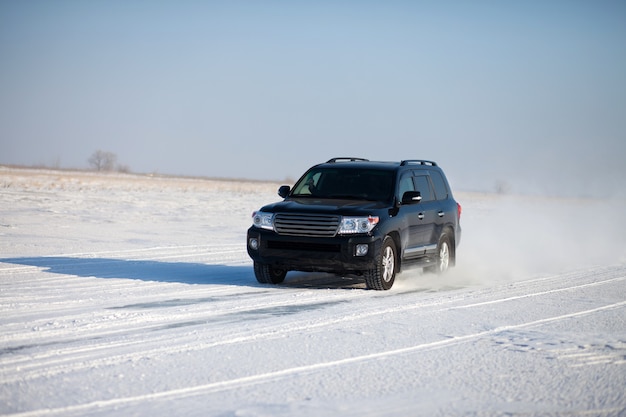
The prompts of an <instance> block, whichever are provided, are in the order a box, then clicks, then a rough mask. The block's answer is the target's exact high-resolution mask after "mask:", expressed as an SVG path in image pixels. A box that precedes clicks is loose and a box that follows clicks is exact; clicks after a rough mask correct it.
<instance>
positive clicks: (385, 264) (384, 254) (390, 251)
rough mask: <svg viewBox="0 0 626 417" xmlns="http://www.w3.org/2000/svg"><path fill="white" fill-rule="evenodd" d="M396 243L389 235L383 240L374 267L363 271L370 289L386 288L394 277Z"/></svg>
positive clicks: (389, 286) (388, 287)
mask: <svg viewBox="0 0 626 417" xmlns="http://www.w3.org/2000/svg"><path fill="white" fill-rule="evenodd" d="M396 259H397V258H396V245H395V243H394V242H393V239H391V238H390V237H389V236H387V237H385V239H384V240H383V246H382V250H381V256H380V259H378V261H377V262H376V268H374V269H370V270H368V271H365V274H364V276H365V283H366V285H367V288H369V289H372V290H388V289H390V288H391V287H392V286H393V282H394V281H395V279H396V270H397V265H396Z"/></svg>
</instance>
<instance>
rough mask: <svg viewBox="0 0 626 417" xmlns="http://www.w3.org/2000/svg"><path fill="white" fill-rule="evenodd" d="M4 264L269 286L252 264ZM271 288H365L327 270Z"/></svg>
mask: <svg viewBox="0 0 626 417" xmlns="http://www.w3.org/2000/svg"><path fill="white" fill-rule="evenodd" d="M0 262H1V263H9V264H18V265H26V266H33V267H37V268H42V269H43V270H44V271H45V272H50V273H54V274H62V275H70V276H79V277H88V278H104V279H110V278H118V279H135V280H141V281H157V282H172V283H182V284H216V285H240V286H248V287H257V286H265V285H262V284H259V283H257V281H256V278H255V277H254V271H253V268H252V265H241V266H233V265H221V264H201V263H190V262H163V261H151V260H128V259H109V258H74V257H61V256H40V257H24V258H4V259H0ZM269 287H275V288H281V287H282V288H307V289H354V288H365V284H364V282H363V281H362V280H360V279H358V278H357V279H353V278H346V277H340V276H336V275H332V274H325V273H304V272H290V273H289V274H288V275H287V279H286V280H285V282H284V283H282V284H279V285H276V286H272V285H270V286H269Z"/></svg>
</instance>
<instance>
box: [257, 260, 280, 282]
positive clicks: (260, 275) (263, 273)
mask: <svg viewBox="0 0 626 417" xmlns="http://www.w3.org/2000/svg"><path fill="white" fill-rule="evenodd" d="M254 275H255V276H256V280H257V281H259V282H260V283H261V284H280V283H281V282H283V281H284V280H285V276H287V270H285V269H280V268H274V267H273V266H271V265H267V264H261V263H258V262H255V263H254Z"/></svg>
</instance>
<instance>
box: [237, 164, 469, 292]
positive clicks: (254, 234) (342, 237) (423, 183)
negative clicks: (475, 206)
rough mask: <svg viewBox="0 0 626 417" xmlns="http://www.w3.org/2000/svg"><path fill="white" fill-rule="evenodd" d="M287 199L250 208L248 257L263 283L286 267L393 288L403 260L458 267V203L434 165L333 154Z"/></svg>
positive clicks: (280, 276)
mask: <svg viewBox="0 0 626 417" xmlns="http://www.w3.org/2000/svg"><path fill="white" fill-rule="evenodd" d="M278 195H279V196H281V197H282V198H284V201H281V202H278V203H274V204H269V205H267V206H264V207H263V208H261V210H259V211H257V212H255V213H253V225H252V226H251V227H250V229H248V240H247V248H248V254H249V255H250V257H251V258H252V259H253V261H254V273H255V275H256V278H257V280H258V281H259V282H260V283H266V284H278V283H281V282H283V281H284V279H285V276H286V274H287V272H288V271H291V270H296V271H311V272H315V271H317V272H332V273H336V274H345V275H359V276H362V277H363V278H365V282H366V284H367V287H368V288H371V289H375V290H388V289H390V288H391V286H392V285H393V282H394V280H395V276H396V273H397V272H399V271H400V269H401V267H402V266H404V265H406V264H415V265H417V266H421V267H424V269H425V270H426V271H430V272H436V273H442V272H445V271H446V270H447V269H448V268H449V267H451V266H453V265H454V262H455V256H456V248H457V246H458V244H459V240H460V238H461V226H460V224H459V221H460V217H461V206H460V204H458V203H457V202H456V201H455V200H454V198H453V197H452V191H451V190H450V186H449V185H448V181H447V179H446V177H445V175H444V173H443V171H442V170H441V168H439V167H438V166H437V164H436V163H435V162H432V161H422V160H406V161H401V162H373V161H368V160H367V159H362V158H333V159H331V160H329V161H328V162H326V163H322V164H319V165H315V166H314V167H312V168H310V169H309V170H308V171H307V172H306V173H305V174H304V175H303V176H302V177H301V178H300V179H299V180H298V181H297V182H296V184H295V185H294V187H293V188H291V187H289V186H288V185H283V186H281V187H280V188H279V189H278Z"/></svg>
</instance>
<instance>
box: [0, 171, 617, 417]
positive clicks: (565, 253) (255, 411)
mask: <svg viewBox="0 0 626 417" xmlns="http://www.w3.org/2000/svg"><path fill="white" fill-rule="evenodd" d="M278 185H280V184H273V183H254V182H243V181H218V180H203V179H184V178H183V179H181V178H162V177H149V176H136V175H122V174H112V175H98V174H95V173H84V172H57V171H37V170H24V169H9V168H2V167H0V336H1V337H0V414H1V415H10V416H113V415H115V416H131V415H132V416H150V417H156V416H167V417H170V416H223V417H226V416H237V417H252V416H258V417H261V416H303V417H306V416H329V417H330V416H333V417H335V416H359V417H363V416H428V417H433V416H625V415H626V393H625V392H626V237H625V235H626V234H625V232H626V221H625V220H624V217H625V216H624V213H625V212H624V201H603V202H594V201H589V200H583V199H557V198H545V197H526V198H524V197H519V196H496V195H488V194H478V193H462V192H456V194H455V196H456V198H457V200H459V202H460V203H461V204H462V205H463V215H462V218H461V224H462V227H463V239H462V241H461V244H460V247H459V249H458V263H457V268H456V269H455V270H454V271H452V272H451V273H450V274H448V275H446V276H444V277H436V276H432V275H424V274H422V272H421V271H420V270H418V269H413V270H405V271H403V273H402V274H400V275H399V277H398V280H397V281H396V284H395V286H394V288H393V289H392V290H391V291H386V292H379V291H368V290H365V289H364V288H365V286H364V284H363V282H360V281H359V280H356V279H348V278H341V277H335V276H332V275H326V274H304V273H290V274H288V275H287V280H286V281H285V283H284V284H283V285H280V286H262V285H259V284H257V282H256V280H255V278H254V274H253V271H252V264H251V261H250V259H249V258H248V256H247V254H246V251H245V233H246V229H247V228H248V226H249V224H250V214H251V212H252V211H253V210H255V209H258V208H259V207H260V206H261V205H263V204H265V203H269V202H272V201H276V200H277V199H278V197H277V195H276V189H277V188H278Z"/></svg>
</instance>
